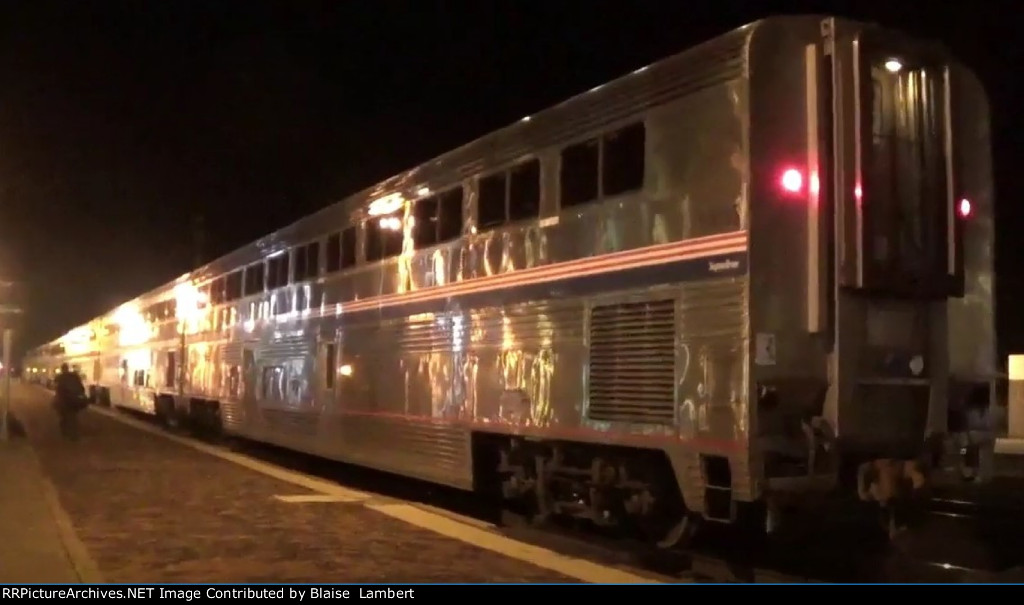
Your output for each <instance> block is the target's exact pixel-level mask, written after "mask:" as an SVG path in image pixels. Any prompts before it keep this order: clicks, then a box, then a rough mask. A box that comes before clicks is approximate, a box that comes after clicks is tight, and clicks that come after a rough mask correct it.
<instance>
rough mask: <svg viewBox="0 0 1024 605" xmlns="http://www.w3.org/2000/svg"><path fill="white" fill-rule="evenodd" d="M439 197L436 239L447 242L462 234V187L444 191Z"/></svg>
mask: <svg viewBox="0 0 1024 605" xmlns="http://www.w3.org/2000/svg"><path fill="white" fill-rule="evenodd" d="M440 198H441V208H440V210H439V211H438V222H437V241H438V242H447V241H450V240H453V239H456V238H458V237H459V236H460V235H462V187H456V188H455V189H451V190H448V191H445V192H444V193H442V194H441V195H440Z"/></svg>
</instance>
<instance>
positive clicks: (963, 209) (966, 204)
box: [957, 198, 971, 218]
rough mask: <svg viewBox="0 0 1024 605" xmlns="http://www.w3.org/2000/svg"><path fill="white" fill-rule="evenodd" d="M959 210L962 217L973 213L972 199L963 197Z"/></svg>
mask: <svg viewBox="0 0 1024 605" xmlns="http://www.w3.org/2000/svg"><path fill="white" fill-rule="evenodd" d="M957 210H958V211H959V212H960V216H961V217H962V218H967V217H968V216H970V215H971V201H970V200H969V199H967V198H963V199H962V200H960V204H959V205H958V206H957Z"/></svg>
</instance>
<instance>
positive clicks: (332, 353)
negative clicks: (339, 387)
mask: <svg viewBox="0 0 1024 605" xmlns="http://www.w3.org/2000/svg"><path fill="white" fill-rule="evenodd" d="M337 365H338V354H337V351H336V350H335V349H334V343H333V342H329V343H326V344H325V345H324V386H326V387H327V388H328V389H333V388H334V374H335V372H337V371H338V368H337V367H336V366H337Z"/></svg>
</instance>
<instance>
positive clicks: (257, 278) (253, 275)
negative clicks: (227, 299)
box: [245, 263, 266, 296]
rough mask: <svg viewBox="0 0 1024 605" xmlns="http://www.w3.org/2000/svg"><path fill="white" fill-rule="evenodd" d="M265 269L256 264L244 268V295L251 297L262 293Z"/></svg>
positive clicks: (261, 264)
mask: <svg viewBox="0 0 1024 605" xmlns="http://www.w3.org/2000/svg"><path fill="white" fill-rule="evenodd" d="M265 276H266V269H265V268H264V266H263V263H256V264H255V265H249V266H248V267H246V268H245V295H246V296H251V295H253V294H259V293H261V292H263V281H264V278H265Z"/></svg>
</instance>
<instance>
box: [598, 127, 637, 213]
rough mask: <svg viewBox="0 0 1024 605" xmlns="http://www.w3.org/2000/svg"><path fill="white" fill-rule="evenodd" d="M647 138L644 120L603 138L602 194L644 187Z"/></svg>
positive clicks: (617, 193) (615, 193) (608, 194)
mask: <svg viewBox="0 0 1024 605" xmlns="http://www.w3.org/2000/svg"><path fill="white" fill-rule="evenodd" d="M646 138H647V131H646V129H645V128H644V124H643V122H639V123H637V124H631V125H629V126H626V127H625V128H622V129H620V130H617V131H615V132H610V133H608V134H606V135H604V136H603V137H602V139H601V140H602V144H603V145H604V158H603V161H602V166H601V185H602V192H601V193H602V195H605V196H610V195H620V194H623V193H628V192H630V191H636V190H638V189H641V188H642V187H643V185H644V156H645V146H646V145H645V143H646Z"/></svg>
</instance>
